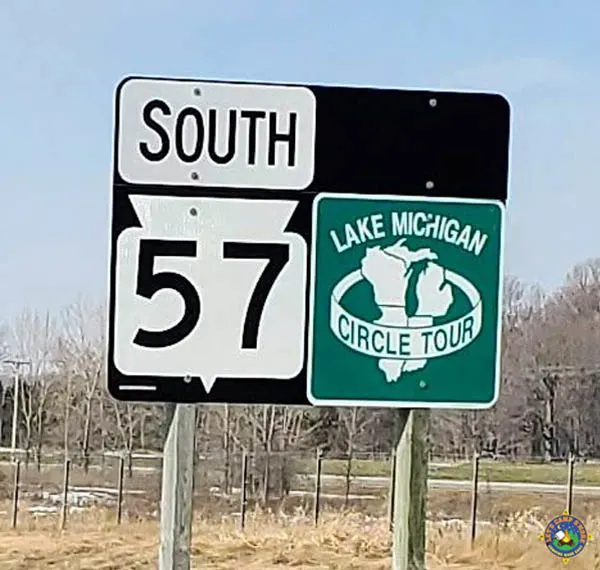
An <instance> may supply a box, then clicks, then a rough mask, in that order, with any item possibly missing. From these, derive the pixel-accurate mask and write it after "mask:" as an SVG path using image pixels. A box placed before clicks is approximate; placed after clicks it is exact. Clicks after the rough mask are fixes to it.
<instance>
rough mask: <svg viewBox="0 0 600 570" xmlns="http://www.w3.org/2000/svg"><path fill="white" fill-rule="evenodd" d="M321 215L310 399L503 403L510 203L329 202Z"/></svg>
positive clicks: (338, 198)
mask: <svg viewBox="0 0 600 570" xmlns="http://www.w3.org/2000/svg"><path fill="white" fill-rule="evenodd" d="M313 211H314V215H313V220H314V223H313V237H312V254H311V260H312V270H311V281H312V283H311V301H310V313H309V322H310V326H311V328H310V333H309V339H310V344H309V361H308V362H309V379H310V380H309V391H308V396H309V398H310V400H311V402H313V403H315V404H320V405H336V406H353V405H354V406H357V405H360V406H379V407H396V406H397V407H400V406H401V407H407V406H410V407H413V408H415V407H453V408H460V407H471V408H472V407H482V408H483V407H489V406H491V405H493V403H494V402H495V401H496V399H497V397H498V389H499V382H500V317H501V304H500V298H501V297H500V292H501V286H502V247H503V235H502V232H503V218H504V204H503V203H502V202H501V201H494V200H472V199H460V198H458V199H456V198H428V197H424V198H414V197H399V196H389V197H382V196H361V195H360V194H356V195H339V194H337V195H336V194H325V193H323V194H319V196H317V197H316V199H315V201H314V204H313Z"/></svg>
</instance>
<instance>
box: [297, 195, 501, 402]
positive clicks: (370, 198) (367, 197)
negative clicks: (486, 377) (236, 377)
mask: <svg viewBox="0 0 600 570" xmlns="http://www.w3.org/2000/svg"><path fill="white" fill-rule="evenodd" d="M326 198H333V199H334V200H344V199H352V200H356V199H358V200H367V201H372V202H384V201H395V202H434V203H439V202H442V203H446V204H452V203H454V204H456V203H458V204H473V205H476V204H479V205H489V206H497V207H498V208H499V209H500V255H499V259H498V275H499V283H498V317H499V318H498V319H497V325H496V366H495V382H494V395H493V397H492V400H491V401H490V402H424V401H420V400H414V401H413V400H359V399H356V400H344V399H341V400H336V399H325V400H324V399H321V398H316V397H314V396H313V394H312V373H313V370H312V368H313V344H314V342H313V341H314V330H313V326H314V296H315V281H316V280H315V270H316V258H317V256H316V243H317V208H318V205H319V202H320V201H321V200H323V199H326ZM505 216H506V206H505V205H504V204H503V202H501V201H500V200H490V199H476V198H439V197H433V196H398V195H390V194H374V195H370V194H355V193H353V194H336V193H333V192H322V193H319V194H317V196H315V199H314V201H313V205H312V213H311V222H312V229H311V246H310V284H309V297H308V347H307V348H308V353H307V356H308V359H307V363H306V397H307V398H308V401H309V402H310V403H311V404H312V405H313V406H340V407H364V408H393V409H395V408H419V409H423V408H425V409H432V410H433V409H456V410H487V409H490V408H492V407H493V406H494V405H495V404H496V402H497V401H498V398H499V397H500V375H501V371H500V365H501V356H502V354H501V348H502V318H501V317H502V295H503V292H504V291H503V277H504V222H505Z"/></svg>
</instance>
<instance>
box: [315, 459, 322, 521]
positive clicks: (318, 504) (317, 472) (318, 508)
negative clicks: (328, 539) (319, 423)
mask: <svg viewBox="0 0 600 570" xmlns="http://www.w3.org/2000/svg"><path fill="white" fill-rule="evenodd" d="M322 468H323V450H322V449H317V459H316V465H315V500H314V503H313V506H314V521H315V526H316V525H317V524H319V514H320V511H321V470H322Z"/></svg>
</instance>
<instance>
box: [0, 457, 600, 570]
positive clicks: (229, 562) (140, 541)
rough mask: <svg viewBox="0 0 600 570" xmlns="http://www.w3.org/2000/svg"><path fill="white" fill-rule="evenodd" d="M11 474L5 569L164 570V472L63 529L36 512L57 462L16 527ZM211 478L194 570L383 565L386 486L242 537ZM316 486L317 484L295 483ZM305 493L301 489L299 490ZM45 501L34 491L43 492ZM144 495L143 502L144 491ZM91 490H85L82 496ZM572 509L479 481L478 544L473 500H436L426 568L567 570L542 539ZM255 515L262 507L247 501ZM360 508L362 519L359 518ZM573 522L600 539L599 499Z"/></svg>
mask: <svg viewBox="0 0 600 570" xmlns="http://www.w3.org/2000/svg"><path fill="white" fill-rule="evenodd" d="M11 474H12V468H10V467H8V466H3V468H2V469H0V475H3V477H0V478H2V479H3V485H0V570H87V569H90V570H138V569H155V568H156V567H157V563H156V560H157V550H158V521H157V509H158V492H159V489H160V473H159V472H147V471H143V470H142V471H136V472H135V473H134V474H133V477H132V478H129V477H126V479H125V488H126V490H127V491H129V492H132V493H133V494H126V495H125V498H124V504H123V511H124V517H125V518H124V520H123V524H121V525H119V526H118V525H116V524H115V506H114V503H113V504H104V506H102V507H94V506H89V505H84V506H83V507H82V506H81V505H77V504H72V505H71V506H72V510H71V512H70V514H69V519H68V525H67V529H66V530H65V531H63V532H60V531H59V530H58V512H57V510H58V509H57V507H58V505H57V504H56V502H55V503H54V504H53V506H52V507H51V508H49V509H48V510H47V511H46V512H40V511H38V512H37V513H36V512H34V511H32V510H31V507H35V506H36V505H37V506H40V505H46V506H48V505H49V503H48V501H47V499H44V500H42V499H41V498H40V496H41V495H40V494H42V493H43V492H45V493H48V492H50V493H53V494H54V495H55V499H56V496H60V488H61V484H62V470H61V469H60V466H56V467H50V466H45V467H43V469H42V471H41V472H38V471H37V470H36V469H34V468H32V467H30V468H25V469H23V473H22V483H21V484H22V496H21V501H20V508H19V523H18V528H17V529H16V530H12V529H10V527H9V520H10V501H9V497H10V492H11V486H12V485H11V483H12V481H11ZM210 483H212V481H209V480H207V478H205V477H203V476H200V477H198V481H197V484H198V487H197V489H196V497H195V512H196V514H197V516H198V517H201V519H200V518H199V519H198V520H197V521H196V522H195V527H194V538H193V552H192V555H193V559H194V565H193V568H195V569H196V568H202V569H204V568H205V569H213V570H224V569H238V568H240V567H241V566H243V567H244V570H269V569H282V568H295V569H302V568H306V569H339V570H342V569H349V570H352V569H356V570H370V569H387V568H389V567H390V557H389V556H390V554H389V553H390V534H389V531H388V529H387V526H388V523H387V520H386V509H387V500H386V495H387V487H386V485H383V486H380V487H379V488H374V487H373V486H372V484H371V485H369V484H366V483H365V482H361V481H360V480H358V479H357V480H355V481H353V485H352V492H353V493H357V494H359V495H360V494H371V495H372V499H370V500H352V501H350V504H349V508H350V509H349V512H347V513H346V514H340V512H341V508H342V505H343V501H342V500H341V496H340V495H338V496H337V498H331V496H330V498H328V499H324V500H323V507H324V509H325V512H324V514H323V516H322V519H321V522H320V524H319V527H318V528H315V527H314V525H313V524H312V522H311V507H312V496H311V493H310V492H309V493H308V494H307V495H306V496H292V497H288V499H286V501H285V504H284V505H282V504H281V503H278V502H277V501H274V502H273V504H272V505H271V506H272V509H273V512H275V513H278V514H277V515H275V514H266V513H261V512H258V511H251V512H250V513H249V514H248V519H247V528H246V530H245V531H244V532H243V533H242V532H240V531H239V530H238V528H237V526H236V521H237V518H236V513H237V512H238V511H239V497H236V496H235V495H234V496H232V497H230V498H228V499H224V498H219V497H217V496H214V495H212V494H211V493H210V492H209V486H210ZM298 484H299V485H300V487H304V486H306V488H307V490H310V489H311V488H312V484H310V483H309V482H305V483H301V482H300V483H298ZM71 485H72V486H75V487H77V486H80V488H84V487H86V486H87V487H89V488H92V487H94V486H100V487H115V486H116V473H115V472H114V470H112V469H108V470H105V471H99V470H92V471H91V472H90V473H88V474H85V473H84V472H83V470H82V469H81V468H79V467H76V466H74V467H73V470H72V473H71ZM297 488H298V487H297ZM342 492H343V481H339V480H327V481H325V482H324V485H323V493H332V494H338V493H342ZM36 493H37V495H36ZM136 493H138V494H136ZM83 494H85V492H83ZM564 505H565V498H564V495H562V494H541V493H530V492H521V493H507V492H491V491H490V490H489V488H488V486H487V484H486V482H485V480H483V481H481V483H480V496H479V508H478V515H479V520H480V523H479V525H478V539H477V541H476V544H475V546H474V548H473V549H471V547H470V543H469V538H468V536H469V529H468V525H466V524H465V522H464V521H468V519H469V509H470V494H469V492H465V491H458V490H456V491H455V490H452V491H450V490H444V491H442V490H433V491H431V492H430V493H429V499H428V511H429V516H430V519H431V521H430V523H429V529H428V566H427V568H428V569H429V570H441V569H450V570H451V569H456V570H461V569H462V570H538V569H543V570H553V569H555V568H556V569H558V568H564V565H563V563H562V562H561V561H560V560H558V559H556V558H555V557H554V556H552V554H550V552H548V551H547V550H546V547H545V545H544V544H543V542H542V541H541V540H540V539H539V538H538V537H539V534H540V532H541V531H542V530H543V527H544V526H545V524H546V523H547V522H548V520H549V519H550V518H552V517H553V516H556V515H558V514H560V513H561V512H562V510H563V508H564ZM250 507H251V508H254V502H253V500H252V498H251V500H250ZM359 511H360V512H359ZM573 511H574V512H573V514H575V515H576V516H578V517H580V518H581V519H582V520H583V521H584V522H585V523H586V525H587V527H588V530H589V531H590V532H591V533H597V534H599V535H600V518H598V513H599V512H600V497H598V496H590V497H583V496H579V495H576V496H575V501H574V509H573ZM567 568H568V569H569V570H584V569H585V570H600V538H599V539H598V542H597V543H595V542H591V543H590V544H589V545H588V546H587V547H586V549H585V551H584V552H583V554H581V555H580V556H579V557H577V558H576V559H574V560H572V561H571V562H570V563H569V565H568V566H567Z"/></svg>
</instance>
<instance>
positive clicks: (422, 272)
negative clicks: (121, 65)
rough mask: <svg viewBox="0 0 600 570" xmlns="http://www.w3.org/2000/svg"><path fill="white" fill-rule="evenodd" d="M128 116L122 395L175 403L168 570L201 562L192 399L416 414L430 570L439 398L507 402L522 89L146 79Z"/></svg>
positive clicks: (417, 473)
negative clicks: (506, 291)
mask: <svg viewBox="0 0 600 570" xmlns="http://www.w3.org/2000/svg"><path fill="white" fill-rule="evenodd" d="M115 109H116V114H115V146H114V160H113V186H112V222H111V252H110V259H111V266H110V291H109V314H108V323H109V327H108V363H107V377H108V390H109V392H110V394H111V395H112V396H113V397H114V398H116V399H118V400H122V401H139V402H157V403H165V402H170V403H177V404H178V407H177V411H176V413H175V418H174V419H173V423H172V426H171V432H170V434H169V439H168V441H167V447H166V453H165V479H164V480H163V483H164V486H163V514H162V515H161V516H162V517H167V518H165V520H164V521H163V524H162V527H161V528H162V531H161V532H162V538H161V545H164V548H163V546H161V570H167V569H168V570H173V569H174V568H179V567H180V566H177V564H181V568H187V567H188V566H186V565H189V548H188V547H187V546H185V545H189V532H190V531H189V529H190V528H191V518H190V514H189V512H188V511H187V510H185V509H183V510H182V508H183V507H181V505H182V504H183V503H181V501H182V500H183V499H181V498H182V497H189V496H190V493H191V487H190V483H189V477H188V474H189V473H190V470H191V469H192V467H193V465H192V463H190V461H193V459H190V457H192V458H193V446H192V447H189V446H190V441H191V439H192V438H191V435H192V433H193V429H194V428H193V422H191V419H190V418H191V411H190V412H188V411H187V410H188V408H187V407H180V406H179V405H185V404H194V403H224V404H236V403H237V404H276V405H304V406H308V405H314V406H321V405H323V406H378V407H389V408H400V410H398V422H399V428H400V427H401V428H402V429H399V434H398V448H397V453H396V472H397V476H396V481H395V492H396V497H395V500H394V501H393V504H394V517H393V518H394V521H393V530H394V565H395V568H396V569H397V570H408V569H409V568H410V569H411V570H412V569H413V568H420V567H421V566H419V564H422V560H423V557H424V548H425V547H424V545H425V506H424V505H425V489H426V477H427V472H426V458H425V455H426V454H425V453H424V448H423V446H424V431H425V425H426V418H427V411H426V410H427V409H429V408H469V409H474V408H485V407H489V406H491V405H493V403H494V402H495V400H496V398H497V396H498V385H499V378H498V370H499V349H498V347H499V342H500V328H499V327H500V324H499V323H500V307H501V303H500V293H501V277H502V245H503V235H502V232H503V218H504V203H505V202H506V199H507V184H508V148H509V123H510V120H509V119H510V117H509V114H510V113H509V107H508V104H507V102H506V100H505V99H504V98H503V97H501V96H500V95H496V94H485V93H455V92H443V91H436V92H433V91H417V90H413V91H409V90H399V89H374V88H351V87H328V86H317V85H290V84H288V85H281V84H267V83H243V82H226V81H202V80H195V79H161V78H144V77H130V78H126V79H125V80H123V81H122V82H121V84H120V85H119V86H118V88H117V92H116V106H115ZM411 410H412V411H411ZM182 434H187V435H185V436H183V435H182ZM182 438H183V439H182ZM184 440H185V441H184ZM184 448H185V449H186V450H187V451H185V453H184V452H183V451H181V450H183V449H184ZM188 451H189V456H186V453H187V452H188ZM173 489H178V490H177V491H173ZM186 500H187V499H186ZM187 505H188V506H189V505H191V499H190V500H189V501H188V502H187ZM186 521H187V522H186ZM178 524H181V525H184V527H185V529H186V530H185V532H183V533H182V534H181V536H182V537H183V538H177V537H176V536H175V533H176V532H178V531H177V530H176V528H177V525H178ZM167 535H168V536H167ZM175 544H177V545H178V546H177V545H175ZM177 552H178V553H179V554H174V553H177ZM163 553H165V554H163ZM186 553H187V554H186ZM175 559H177V560H178V561H180V562H174V560H175Z"/></svg>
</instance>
